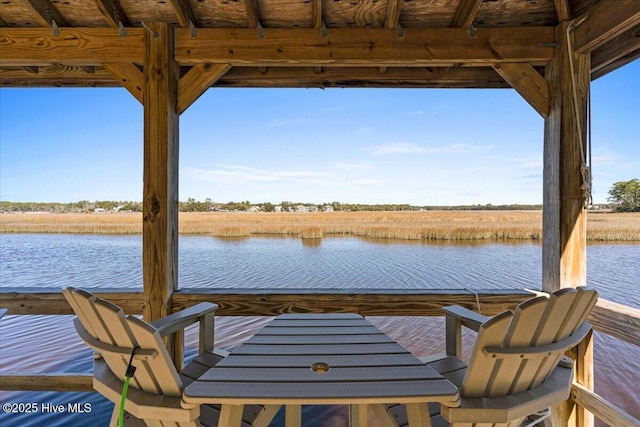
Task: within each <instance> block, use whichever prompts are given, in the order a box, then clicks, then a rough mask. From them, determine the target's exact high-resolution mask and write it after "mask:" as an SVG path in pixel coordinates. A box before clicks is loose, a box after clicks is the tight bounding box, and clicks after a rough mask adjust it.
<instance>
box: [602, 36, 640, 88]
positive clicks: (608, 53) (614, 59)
mask: <svg viewBox="0 0 640 427" xmlns="http://www.w3.org/2000/svg"><path fill="white" fill-rule="evenodd" d="M639 55H640V24H638V25H635V26H634V27H631V28H630V29H628V30H627V31H625V32H624V33H623V34H621V35H620V36H618V37H616V39H615V40H612V41H610V42H608V43H606V44H604V45H602V46H600V47H599V48H598V49H596V50H594V51H593V52H591V73H592V74H595V75H597V76H601V75H602V74H601V73H602V72H603V70H606V72H611V71H613V70H615V69H616V68H618V67H619V66H621V65H624V64H625V63H628V62H630V59H632V58H635V57H638V56H639ZM616 64H617V67H616V66H615V65H616Z"/></svg>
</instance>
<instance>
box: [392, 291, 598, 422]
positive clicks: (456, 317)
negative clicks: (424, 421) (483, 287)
mask: <svg viewBox="0 0 640 427" xmlns="http://www.w3.org/2000/svg"><path fill="white" fill-rule="evenodd" d="M597 299H598V294H597V292H596V291H594V290H586V289H584V288H577V289H573V288H567V289H561V290H559V291H557V292H554V293H553V294H551V295H549V296H539V297H535V298H532V299H530V300H528V301H525V302H523V303H521V304H520V305H518V306H517V308H516V309H515V310H514V311H513V312H512V311H506V312H504V313H501V314H499V315H497V316H495V317H492V318H488V317H484V316H481V315H479V314H477V313H475V312H473V311H471V310H467V309H465V308H462V307H459V306H450V307H446V308H445V309H444V312H445V314H446V354H440V355H434V356H431V357H428V358H425V359H423V360H424V361H425V363H427V364H428V365H429V366H431V367H433V368H434V369H435V370H436V371H438V372H440V373H441V374H442V375H444V376H445V377H446V378H448V379H449V380H451V381H452V382H453V383H454V384H456V385H457V386H458V387H459V388H460V396H461V400H460V406H458V407H447V406H442V407H440V405H430V412H431V414H430V415H431V423H432V425H433V427H444V426H451V427H471V426H482V427H518V426H521V425H530V422H531V421H532V420H533V421H536V415H534V414H541V413H542V414H544V413H545V410H548V408H549V407H550V406H552V405H555V404H557V403H559V402H562V401H564V400H566V399H568V398H569V394H570V391H571V383H572V381H573V361H572V360H571V359H569V358H567V357H565V356H564V354H565V351H566V350H568V349H570V348H572V347H574V346H575V345H577V344H578V343H579V342H580V341H582V339H583V338H584V337H585V336H586V335H587V333H588V332H589V330H590V328H591V325H590V324H589V323H587V322H586V319H587V316H588V315H589V313H590V311H591V309H592V308H593V306H594V305H595V304H596V301H597ZM462 326H465V327H468V328H471V329H473V330H475V331H477V332H478V335H477V338H476V342H475V346H474V349H473V352H472V354H471V358H470V360H469V365H468V366H467V365H466V364H465V363H464V362H462V361H461V357H462V349H461V342H462V339H461V336H462V328H461V327H462ZM388 411H389V414H390V415H391V416H392V419H393V420H394V421H395V423H397V424H398V425H405V424H406V411H405V410H404V408H403V407H402V406H399V405H396V406H391V407H389V408H388ZM547 412H548V411H547ZM538 421H539V422H541V423H545V424H546V425H551V423H550V419H549V418H546V419H545V417H544V416H542V417H540V418H539V420H538Z"/></svg>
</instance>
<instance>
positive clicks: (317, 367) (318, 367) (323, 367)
mask: <svg viewBox="0 0 640 427" xmlns="http://www.w3.org/2000/svg"><path fill="white" fill-rule="evenodd" d="M311 370H312V371H313V372H315V373H316V374H326V373H327V372H328V371H329V365H328V364H327V363H324V362H316V363H314V364H313V365H311Z"/></svg>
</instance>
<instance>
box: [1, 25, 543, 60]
mask: <svg viewBox="0 0 640 427" xmlns="http://www.w3.org/2000/svg"><path fill="white" fill-rule="evenodd" d="M146 32H147V30H145V29H143V28H127V37H120V34H119V31H118V30H117V29H115V28H61V29H60V37H54V36H53V34H52V33H51V31H50V30H44V29H27V28H6V27H3V28H0V66H24V65H48V64H53V63H60V62H63V63H65V64H68V65H101V64H103V63H106V62H109V63H137V64H141V63H142V60H143V57H144V35H145V33H146ZM264 35H265V37H264V38H263V39H260V38H258V37H256V32H255V30H253V29H242V28H239V29H233V30H230V29H214V28H199V29H198V37H196V38H194V37H191V33H190V31H189V29H188V28H177V29H175V43H176V45H175V49H176V51H175V58H176V61H178V63H180V65H185V66H192V65H194V64H197V63H206V62H208V63H218V64H219V63H223V64H230V65H232V66H247V65H253V66H274V65H280V66H282V65H287V64H289V65H294V66H325V65H332V64H333V65H340V66H344V65H348V66H357V65H367V66H374V67H378V66H436V65H442V66H460V65H467V66H491V65H493V64H494V63H499V62H529V63H532V64H533V65H544V64H546V63H547V62H548V61H550V60H551V58H552V57H553V55H554V48H553V46H552V45H553V43H554V42H555V34H554V29H553V28H549V27H525V28H482V29H478V36H477V37H476V38H474V39H472V38H469V34H468V32H467V31H466V30H465V29H455V28H439V29H405V30H404V37H402V38H399V37H398V36H397V35H396V32H395V31H394V30H390V29H385V28H351V29H337V28H336V29H332V30H331V31H330V32H329V34H328V35H327V36H326V37H323V36H322V35H321V34H320V33H319V32H318V31H317V30H315V29H313V28H306V29H305V28H296V29H285V30H283V29H264ZM383 46H388V47H383Z"/></svg>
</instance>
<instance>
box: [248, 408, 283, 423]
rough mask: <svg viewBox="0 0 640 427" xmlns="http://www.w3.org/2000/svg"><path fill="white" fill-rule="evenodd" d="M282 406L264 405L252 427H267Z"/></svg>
mask: <svg viewBox="0 0 640 427" xmlns="http://www.w3.org/2000/svg"><path fill="white" fill-rule="evenodd" d="M281 407H282V405H265V406H264V409H263V410H262V412H260V413H259V414H258V416H257V417H256V419H255V420H254V421H253V427H268V426H269V424H270V423H271V420H273V418H274V417H275V416H276V414H277V413H278V411H279V410H280V408H281Z"/></svg>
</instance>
